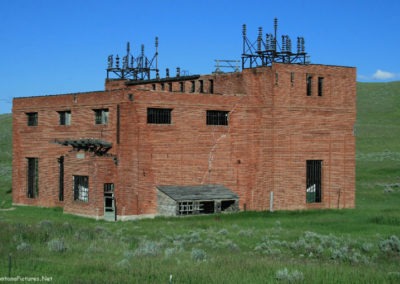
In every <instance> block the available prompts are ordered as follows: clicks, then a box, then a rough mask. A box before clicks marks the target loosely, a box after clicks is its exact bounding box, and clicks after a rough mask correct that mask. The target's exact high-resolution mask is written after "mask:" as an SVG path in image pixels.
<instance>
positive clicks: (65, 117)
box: [58, 110, 71, 125]
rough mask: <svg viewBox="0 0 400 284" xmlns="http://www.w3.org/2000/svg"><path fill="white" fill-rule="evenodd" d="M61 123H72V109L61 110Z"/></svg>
mask: <svg viewBox="0 0 400 284" xmlns="http://www.w3.org/2000/svg"><path fill="white" fill-rule="evenodd" d="M58 114H59V118H60V125H71V111H69V110H67V111H59V112H58Z"/></svg>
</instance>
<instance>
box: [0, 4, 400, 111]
mask: <svg viewBox="0 0 400 284" xmlns="http://www.w3.org/2000/svg"><path fill="white" fill-rule="evenodd" d="M399 12H400V1H398V0H381V1H376V0H374V1H369V0H365V1H352V0H347V1H343V0H335V1H300V0H293V1H291V0H288V1H276V0H274V1H269V0H253V1H236V0H197V1H191V0H146V1H144V0H141V1H135V0H131V1H118V0H114V1H102V0H85V1H84V0H80V1H79V0H52V1H50V0H25V1H23V0H1V1H0V23H1V24H0V80H1V84H0V113H9V112H11V107H12V98H13V97H20V96H36V95H47V94H62V93H71V92H85V91H95V90H102V89H103V88H104V79H105V77H106V71H105V69H106V68H107V56H108V55H110V54H119V55H124V54H125V53H126V43H127V42H128V41H129V42H130V45H131V52H132V53H133V54H134V55H135V54H139V52H140V45H141V44H144V45H145V53H146V54H147V55H148V56H149V57H151V56H152V55H153V53H154V51H155V50H154V38H155V37H156V36H158V37H159V69H160V70H161V71H160V73H161V74H160V75H161V76H162V77H164V76H165V72H164V70H165V68H170V69H171V72H172V73H173V74H174V73H175V68H176V67H180V68H181V69H182V70H186V71H187V72H188V73H189V74H208V73H211V72H212V71H213V70H214V69H215V67H214V65H215V62H214V60H215V59H234V60H239V59H240V56H241V52H242V25H243V24H246V25H247V35H248V37H249V38H251V39H254V40H255V39H256V37H257V29H258V27H260V26H261V27H263V32H264V34H265V33H272V32H273V19H274V18H275V17H276V18H278V20H279V27H278V35H279V36H280V35H282V34H287V35H289V36H290V37H291V39H292V41H293V42H295V39H296V37H297V36H303V37H304V38H305V46H306V51H307V52H308V53H309V55H310V59H311V63H318V64H328V65H344V66H354V67H357V77H358V81H370V82H381V81H394V80H400V64H399V61H400V60H399V58H398V49H399V47H400V32H399V30H400V21H399V20H398V15H399Z"/></svg>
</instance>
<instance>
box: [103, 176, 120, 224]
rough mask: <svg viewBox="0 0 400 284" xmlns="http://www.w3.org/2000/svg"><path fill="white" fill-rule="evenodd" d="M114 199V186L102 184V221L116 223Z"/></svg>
mask: <svg viewBox="0 0 400 284" xmlns="http://www.w3.org/2000/svg"><path fill="white" fill-rule="evenodd" d="M116 211H117V210H116V206H115V198H114V184H113V183H105V184H104V220H107V221H116V220H117V214H116V213H117V212H116Z"/></svg>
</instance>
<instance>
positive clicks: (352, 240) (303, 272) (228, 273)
mask: <svg viewBox="0 0 400 284" xmlns="http://www.w3.org/2000/svg"><path fill="white" fill-rule="evenodd" d="M399 106H400V82H393V83H382V84H377V83H374V84H370V83H359V84H358V117H357V125H356V129H355V130H356V135H357V199H356V200H357V201H356V207H357V208H356V209H354V210H310V211H291V212H274V213H269V212H241V213H238V214H223V215H218V216H211V215H210V216H199V217H184V218H161V217H160V218H155V219H153V220H141V221H129V222H117V223H112V222H104V221H95V220H92V219H85V218H80V217H76V216H71V215H65V214H63V213H62V210H61V209H60V208H50V209H49V208H34V207H18V208H16V209H15V210H12V211H0V278H1V277H6V276H8V273H9V270H8V269H9V262H8V261H9V255H10V254H11V276H14V277H16V276H20V277H24V276H26V277H42V276H45V277H52V280H53V281H55V282H56V283H58V282H70V283H87V282H94V283H109V282H110V283H125V282H134V283H399V282H400V267H399V265H398V263H399V261H400V240H399V238H400V226H399V225H400V211H399V207H398V204H399V203H400V171H399V168H400V143H398V140H399V137H400V125H399V124H398V121H399V118H400V107H399ZM10 127H11V116H10V115H1V116H0V129H1V134H0V135H1V140H0V144H1V147H2V151H1V152H2V153H1V154H0V155H1V160H0V161H1V162H0V167H1V168H0V169H1V172H0V173H4V174H1V175H0V208H8V207H10V206H11V194H10V188H11V178H10V173H11V128H10ZM7 133H8V134H7ZM7 153H8V154H7ZM1 204H2V205H1ZM99 272H101V273H99Z"/></svg>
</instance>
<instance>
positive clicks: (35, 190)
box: [27, 158, 39, 198]
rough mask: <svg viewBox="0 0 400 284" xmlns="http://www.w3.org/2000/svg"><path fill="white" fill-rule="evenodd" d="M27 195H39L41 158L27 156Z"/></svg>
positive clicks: (33, 196) (35, 196)
mask: <svg viewBox="0 0 400 284" xmlns="http://www.w3.org/2000/svg"><path fill="white" fill-rule="evenodd" d="M27 163H28V164H27V196H28V198H37V197H39V159H38V158H27Z"/></svg>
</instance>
